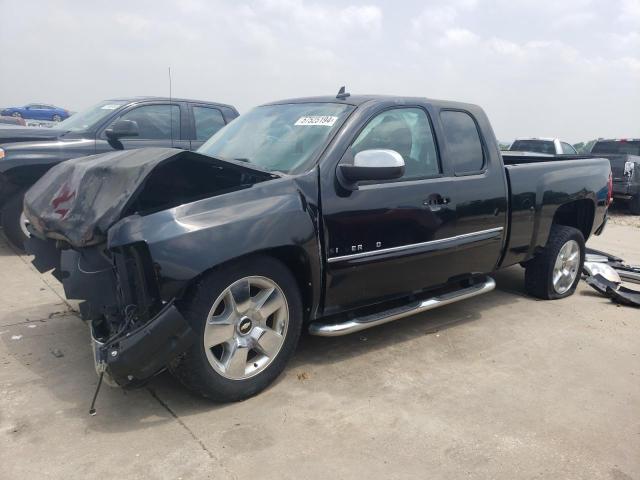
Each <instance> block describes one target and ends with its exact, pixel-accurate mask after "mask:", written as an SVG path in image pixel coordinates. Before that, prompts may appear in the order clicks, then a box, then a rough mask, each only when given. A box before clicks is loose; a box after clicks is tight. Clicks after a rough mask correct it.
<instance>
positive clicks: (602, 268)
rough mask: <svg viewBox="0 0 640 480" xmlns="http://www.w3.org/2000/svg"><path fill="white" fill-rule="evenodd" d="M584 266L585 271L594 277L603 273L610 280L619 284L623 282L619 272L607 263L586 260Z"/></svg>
mask: <svg viewBox="0 0 640 480" xmlns="http://www.w3.org/2000/svg"><path fill="white" fill-rule="evenodd" d="M583 268H584V270H585V272H587V275H589V276H590V277H593V276H595V275H602V276H603V277H604V278H606V279H607V280H609V281H610V282H613V283H617V284H620V283H622V279H621V278H620V275H619V274H618V272H617V271H616V270H614V268H613V267H611V266H610V265H609V264H607V263H600V262H584V266H583Z"/></svg>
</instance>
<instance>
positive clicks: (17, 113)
mask: <svg viewBox="0 0 640 480" xmlns="http://www.w3.org/2000/svg"><path fill="white" fill-rule="evenodd" d="M11 116H12V117H16V118H22V115H21V114H20V112H13V113H12V114H11Z"/></svg>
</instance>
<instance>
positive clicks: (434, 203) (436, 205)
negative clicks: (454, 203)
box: [422, 193, 451, 210]
mask: <svg viewBox="0 0 640 480" xmlns="http://www.w3.org/2000/svg"><path fill="white" fill-rule="evenodd" d="M449 203H451V199H450V198H449V197H443V196H442V195H440V194H439V193H434V194H432V195H429V196H428V197H427V198H426V199H425V200H424V201H423V202H422V205H424V206H425V207H429V208H430V209H431V210H440V208H441V207H442V206H443V205H448V204H449Z"/></svg>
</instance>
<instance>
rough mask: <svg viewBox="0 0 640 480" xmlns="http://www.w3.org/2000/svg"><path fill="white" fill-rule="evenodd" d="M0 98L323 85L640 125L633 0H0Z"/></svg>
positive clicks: (591, 130)
mask: <svg viewBox="0 0 640 480" xmlns="http://www.w3.org/2000/svg"><path fill="white" fill-rule="evenodd" d="M0 18H2V28H0V61H1V63H0V64H1V65H2V67H1V68H2V75H0V106H13V105H22V104H25V103H28V102H44V103H53V104H56V105H59V106H62V107H65V108H68V109H71V110H76V111H77V110H81V109H83V108H86V107H88V106H90V105H92V104H93V103H96V102H98V101H100V100H102V99H106V98H113V97H120V96H135V95H168V90H169V87H168V67H169V66H170V67H171V72H172V79H173V81H172V85H173V96H174V97H186V98H194V99H202V100H213V101H220V102H224V103H230V104H233V105H235V106H236V107H237V108H238V110H239V111H240V112H241V113H242V112H245V111H247V110H248V109H250V108H251V107H253V106H256V105H259V104H261V103H265V102H269V101H273V100H278V99H283V98H291V97H298V96H309V95H327V94H335V93H337V91H338V89H339V87H340V86H341V85H346V87H347V91H349V92H352V93H375V94H394V95H411V96H420V97H428V98H437V99H447V100H457V101H465V102H471V103H476V104H478V105H481V106H482V107H483V108H484V109H485V111H486V112H487V114H488V115H489V118H490V120H491V121H492V124H493V128H494V131H495V132H496V135H497V136H498V138H499V139H500V140H502V141H510V140H512V139H513V138H515V137H522V136H538V137H542V136H550V137H560V138H562V139H563V140H567V141H570V142H572V143H575V142H578V141H584V140H589V139H592V138H597V137H630V136H633V137H640V0H600V1H596V0H492V1H488V0H448V1H447V0H422V1H419V0H416V1H412V0H409V1H403V0H394V1H386V0H384V1H383V0H379V1H375V0H365V1H357V0H341V1H338V0H324V1H322V0H263V1H242V0H236V1H233V0H229V1H224V0H180V1H173V2H171V1H165V0H128V1H122V0H109V1H108V2H103V1H101V2H98V1H86V0H67V1H63V0H60V1H57V0H48V1H40V0H29V1H16V0H0Z"/></svg>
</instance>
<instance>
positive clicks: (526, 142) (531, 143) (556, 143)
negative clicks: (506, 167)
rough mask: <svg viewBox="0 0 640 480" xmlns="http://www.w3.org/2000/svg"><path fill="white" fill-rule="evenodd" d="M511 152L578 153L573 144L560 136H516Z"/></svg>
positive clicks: (510, 148)
mask: <svg viewBox="0 0 640 480" xmlns="http://www.w3.org/2000/svg"><path fill="white" fill-rule="evenodd" d="M509 151H511V152H534V153H544V154H547V155H577V154H578V152H577V151H576V149H575V148H573V145H571V144H570V143H567V142H563V141H562V140H560V139H559V138H535V137H530V138H516V139H515V140H514V142H513V143H512V144H511V146H510V147H509Z"/></svg>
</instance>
